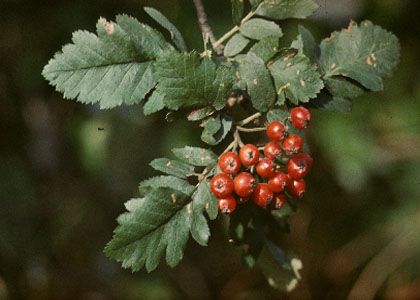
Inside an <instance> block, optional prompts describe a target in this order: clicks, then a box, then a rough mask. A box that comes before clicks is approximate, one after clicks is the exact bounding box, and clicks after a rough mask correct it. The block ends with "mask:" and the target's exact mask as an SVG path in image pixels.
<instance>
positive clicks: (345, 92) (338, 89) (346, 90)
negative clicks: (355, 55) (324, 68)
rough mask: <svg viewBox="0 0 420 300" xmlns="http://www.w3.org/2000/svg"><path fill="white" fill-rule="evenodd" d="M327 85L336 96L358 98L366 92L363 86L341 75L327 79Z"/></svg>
mask: <svg viewBox="0 0 420 300" xmlns="http://www.w3.org/2000/svg"><path fill="white" fill-rule="evenodd" d="M325 86H326V88H327V89H328V91H329V92H330V93H331V94H332V95H333V96H336V97H342V98H356V97H359V96H361V95H363V94H365V93H366V90H365V89H364V88H363V87H362V86H360V85H358V84H357V83H354V82H351V81H350V80H348V79H346V78H345V77H341V76H334V77H330V78H327V79H325Z"/></svg>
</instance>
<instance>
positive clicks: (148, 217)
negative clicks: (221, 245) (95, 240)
mask: <svg viewBox="0 0 420 300" xmlns="http://www.w3.org/2000/svg"><path fill="white" fill-rule="evenodd" d="M189 201H190V200H189V199H188V197H186V196H184V195H182V194H177V193H175V192H173V191H172V190H169V189H159V190H153V191H152V192H150V193H149V194H147V195H146V197H145V198H142V199H134V200H130V201H129V202H128V203H127V205H126V207H127V210H128V212H127V213H124V214H122V215H120V216H119V217H118V219H117V221H118V227H117V228H116V229H115V231H114V236H113V239H112V241H111V242H109V243H108V245H107V246H106V248H105V253H106V255H107V256H108V257H111V258H113V259H115V260H116V261H119V262H122V266H123V267H124V268H131V269H132V270H133V271H138V270H140V269H141V268H143V266H145V267H146V269H147V270H148V271H149V272H150V271H152V270H154V269H155V268H156V267H157V266H158V264H159V260H160V258H161V256H162V255H163V253H164V252H165V249H166V253H167V254H166V261H167V262H168V264H169V265H171V266H175V265H176V264H177V263H178V262H179V261H180V260H181V259H182V257H183V251H184V248H185V246H186V243H187V241H188V236H189V232H188V230H189V218H188V216H187V215H186V210H185V209H184V207H185V205H187V204H188V203H189ZM174 230H176V234H173V233H174V232H173V231H174Z"/></svg>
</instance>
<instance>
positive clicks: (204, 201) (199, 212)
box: [191, 180, 219, 246]
mask: <svg viewBox="0 0 420 300" xmlns="http://www.w3.org/2000/svg"><path fill="white" fill-rule="evenodd" d="M192 200H193V201H192V202H191V206H192V211H193V214H192V222H191V235H192V236H193V238H194V239H195V240H196V241H197V243H199V244H200V245H202V246H206V245H207V241H208V239H209V236H210V229H209V227H208V224H207V220H206V218H205V217H204V215H203V212H204V211H207V214H208V216H209V218H210V220H214V219H216V217H217V214H218V210H219V207H218V204H217V199H216V198H215V197H214V196H213V194H212V193H211V192H210V187H209V183H208V181H206V180H203V181H202V182H201V183H200V184H199V186H198V188H197V190H196V191H195V192H194V194H193V196H192Z"/></svg>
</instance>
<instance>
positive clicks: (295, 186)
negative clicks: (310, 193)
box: [286, 179, 306, 197]
mask: <svg viewBox="0 0 420 300" xmlns="http://www.w3.org/2000/svg"><path fill="white" fill-rule="evenodd" d="M305 189H306V183H305V180H303V179H299V180H294V179H290V180H289V181H288V182H287V186H286V190H287V192H288V193H289V194H290V195H291V196H293V197H302V196H303V194H304V193H305Z"/></svg>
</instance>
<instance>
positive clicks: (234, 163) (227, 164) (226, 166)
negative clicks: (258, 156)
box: [219, 152, 241, 174]
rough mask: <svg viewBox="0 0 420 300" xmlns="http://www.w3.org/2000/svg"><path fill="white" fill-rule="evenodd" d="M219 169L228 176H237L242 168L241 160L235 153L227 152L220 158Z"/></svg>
mask: <svg viewBox="0 0 420 300" xmlns="http://www.w3.org/2000/svg"><path fill="white" fill-rule="evenodd" d="M219 167H220V169H221V170H222V171H223V172H225V173H226V174H236V173H238V172H239V170H240V168H241V160H240V159H239V156H238V154H236V153H235V152H226V153H223V154H222V155H220V157H219Z"/></svg>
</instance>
